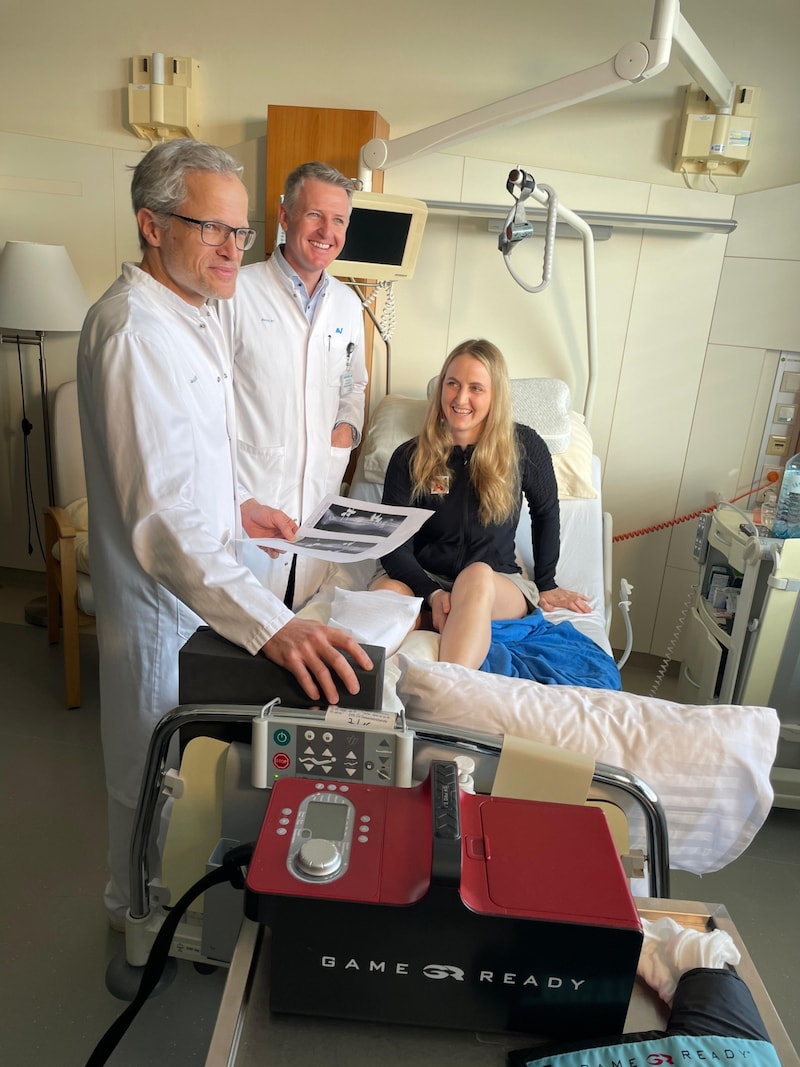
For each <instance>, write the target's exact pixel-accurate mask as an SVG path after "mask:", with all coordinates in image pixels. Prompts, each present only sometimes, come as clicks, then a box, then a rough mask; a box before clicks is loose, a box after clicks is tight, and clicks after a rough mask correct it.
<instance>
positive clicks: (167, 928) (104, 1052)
mask: <svg viewBox="0 0 800 1067" xmlns="http://www.w3.org/2000/svg"><path fill="white" fill-rule="evenodd" d="M254 847H255V845H254V842H252V841H251V842H250V843H249V844H246V845H237V846H236V847H235V848H232V849H229V850H228V852H226V853H225V855H224V856H223V857H222V863H221V864H220V866H219V867H218V868H217V869H216V870H214V871H211V872H210V873H209V874H206V875H204V876H203V877H202V878H201V879H200V880H199V881H198V882H195V884H194V885H193V886H191V888H189V889H187V890H186V892H185V893H184V894H183V896H182V897H181V898H180V900H179V901H178V902H177V904H176V905H175V907H174V908H172V909H171V910H170V911H169V912H168V914H167V917H166V919H165V920H164V923H163V925H162V927H161V929H160V930H159V931H158V933H157V934H156V939H155V941H154V942H153V946H152V948H151V949H150V954H149V955H148V957H147V963H146V964H145V966H144V970H143V972H142V979H141V982H140V983H139V989H138V992H137V993H136V996H135V997H134V999H133V1000H132V1001H131V1003H130V1004H129V1005H128V1007H127V1008H126V1009H125V1010H124V1011H123V1012H122V1014H121V1015H119V1016H118V1017H117V1018H116V1019H115V1020H114V1022H113V1023H112V1024H111V1026H109V1028H108V1030H106V1032H105V1034H103V1036H102V1037H101V1038H100V1040H99V1041H98V1043H97V1045H96V1046H95V1049H94V1052H92V1054H91V1056H90V1057H89V1059H88V1060H87V1061H86V1067H101V1065H102V1064H104V1063H107V1062H108V1058H109V1056H110V1055H111V1053H112V1052H113V1051H114V1049H115V1048H116V1047H117V1045H118V1044H119V1043H120V1041H121V1040H122V1038H123V1036H124V1034H125V1032H126V1031H127V1029H128V1027H129V1026H130V1025H131V1023H132V1022H133V1020H134V1019H135V1018H136V1016H137V1015H138V1014H139V1011H140V1009H141V1007H142V1005H143V1004H144V1003H145V1002H146V1000H147V998H148V997H149V996H150V994H151V993H152V992H153V990H154V989H155V987H156V986H157V985H158V981H159V979H160V978H161V973H162V971H163V970H164V964H165V963H166V961H167V957H168V956H169V949H170V945H171V944H172V939H173V937H174V936H175V932H176V931H177V929H178V924H179V923H180V921H181V919H182V918H183V916H184V914H185V912H186V910H187V909H188V907H189V905H190V904H191V903H192V901H194V900H195V899H196V898H197V897H199V896H200V894H201V893H205V892H206V891H207V890H209V889H211V887H212V886H215V885H220V884H222V883H223V882H230V884H231V885H232V886H233V887H234V889H243V888H244V880H245V869H246V868H247V865H248V864H249V863H250V860H251V859H252V856H253V849H254Z"/></svg>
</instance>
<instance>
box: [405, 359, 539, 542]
mask: <svg viewBox="0 0 800 1067" xmlns="http://www.w3.org/2000/svg"><path fill="white" fill-rule="evenodd" d="M464 355H468V356H472V357H473V358H474V359H477V360H478V362H479V363H481V364H482V365H483V366H484V367H485V368H486V370H487V371H488V372H489V378H490V381H491V384H492V402H491V405H490V407H489V413H488V415H487V416H486V421H485V422H484V424H483V429H482V431H481V435H480V437H479V438H478V440H477V442H476V443H475V448H474V451H473V453H472V458H471V459H470V464H469V477H470V481H471V482H472V485H473V488H474V489H475V493H476V495H477V497H478V503H479V509H478V515H479V517H480V521H481V522H482V523H483V525H484V526H488V525H489V524H491V523H502V522H507V521H508V520H509V519H511V518H512V517H513V515H514V513H515V511H516V509H517V505H518V502H519V452H518V449H517V435H516V433H515V431H514V419H513V416H512V413H511V387H510V385H509V380H508V368H507V367H506V361H505V359H504V358H503V354H502V352H501V351H500V349H499V348H498V347H497V346H496V345H493V344H492V342H491V341H486V340H483V339H482V338H473V339H471V340H469V341H462V343H461V344H460V345H457V346H456V347H455V348H454V349H453V351H452V352H451V353H450V354H449V355H448V357H447V359H446V360H445V361H444V363H443V365H442V369H441V370H440V371H439V376H438V378H437V379H436V384H435V387H434V388H433V389H432V390H431V395H430V400H429V402H428V411H427V413H426V416H425V424H424V426H423V428H422V431H421V432H420V435H419V439H418V442H417V450H416V452H415V453H414V458H413V460H412V463H411V499H412V502H416V501H419V500H420V499H421V498H422V497H423V496H427V495H428V494H430V491H431V489H430V487H431V485H433V484H434V483H435V482H437V481H443V480H444V481H446V479H447V478H448V476H449V471H448V468H447V461H448V459H449V458H450V454H451V452H452V451H453V439H452V437H451V436H450V428H449V426H448V425H447V420H446V419H445V418H444V417H443V415H442V385H443V383H444V380H445V377H446V376H447V369H448V367H449V366H450V364H451V363H452V362H453V360H454V359H456V358H457V357H458V356H464Z"/></svg>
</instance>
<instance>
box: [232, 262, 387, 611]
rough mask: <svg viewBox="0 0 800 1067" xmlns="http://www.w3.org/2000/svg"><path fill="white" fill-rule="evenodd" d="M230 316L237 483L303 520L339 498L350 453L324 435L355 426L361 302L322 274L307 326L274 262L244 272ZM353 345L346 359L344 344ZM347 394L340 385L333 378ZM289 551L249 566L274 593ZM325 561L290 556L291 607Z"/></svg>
mask: <svg viewBox="0 0 800 1067" xmlns="http://www.w3.org/2000/svg"><path fill="white" fill-rule="evenodd" d="M229 311H230V312H232V315H233V320H234V321H233V329H234V392H235V396H236V412H237V422H238V427H239V445H238V447H239V452H238V462H239V477H240V479H241V482H242V484H243V485H244V486H246V488H247V489H248V490H249V492H250V493H252V494H253V496H255V497H256V498H257V499H258V500H261V501H262V502H263V503H265V504H271V505H272V506H273V507H277V508H280V509H281V510H282V511H285V512H286V513H287V514H288V515H290V516H291V517H292V518H293V519H296V520H297V521H298V522H304V521H305V520H306V519H307V518H308V516H309V515H310V514H311V512H312V511H313V510H314V508H316V507H317V506H318V505H319V503H320V502H321V501H322V499H323V498H324V497H325V496H326V495H328V494H334V495H338V494H339V492H340V488H341V483H342V479H343V477H344V474H345V470H346V468H347V463H348V460H349V458H350V449H349V448H332V447H331V431H332V430H333V427H334V425H335V424H336V423H337V422H347V423H349V424H350V425H351V426H354V427H355V428H356V430H357V431H358V432H359V434H360V432H361V428H362V426H363V424H364V391H365V389H366V384H367V372H366V366H365V360H364V319H363V314H362V310H361V302H360V301H359V299H358V298H357V297H356V295H355V293H353V292H352V290H351V289H349V288H348V287H347V286H346V285H344V284H343V283H342V282H340V281H338V279H336V278H333V277H330V278H329V280H328V287H327V290H326V291H325V293H324V294H323V296H322V298H321V302H320V305H319V307H318V308H317V310H316V314H315V315H314V321H313V324H312V325H309V322H308V319H307V318H306V315H305V311H304V308H303V306H302V299H301V297H300V295H299V293H298V291H297V289H296V288H295V287H294V285H293V283H292V280H291V279H290V278H288V277H287V275H286V274H285V273H284V271H283V270H281V268H280V266H279V264H278V261H277V258H276V257H275V256H272V257H271V258H270V259H269V260H268V261H267V262H266V263H255V264H252V265H251V266H249V267H245V268H244V269H243V270H242V271H241V272H240V275H239V280H238V283H237V286H236V295H235V297H234V298H233V300H232V301H231V302H230V307H226V308H225V309H224V311H223V315H227V314H228V313H229ZM348 345H351V346H352V351H351V353H350V355H349V357H348V353H347V347H348ZM346 373H350V374H351V375H352V388H351V389H350V390H349V391H346V390H345V391H343V389H342V380H343V379H342V376H343V375H344V374H346ZM291 560H292V555H291V553H286V554H285V555H283V556H281V557H279V558H278V559H276V560H270V559H269V557H267V556H266V555H265V554H264V553H263V552H262V553H260V557H259V558H257V559H256V560H253V556H252V552H251V553H250V555H249V556H248V562H249V563H250V564H251V565H252V566H254V569H255V570H256V571H257V573H258V574H259V577H260V579H261V581H263V582H264V583H265V584H266V585H267V586H268V587H269V588H270V589H271V590H272V591H273V592H274V593H275V594H276V595H277V596H280V597H283V595H284V593H285V591H286V583H287V579H288V575H289V567H290V564H291ZM326 569H327V568H326V565H325V564H324V563H322V562H321V561H320V560H316V559H312V558H311V557H309V556H298V557H297V572H296V577H295V596H294V604H295V605H296V606H300V605H302V604H303V603H305V601H306V600H307V599H308V598H309V597H310V596H312V595H313V594H314V593H315V592H316V591H317V590H318V589H319V586H320V584H321V582H322V580H323V578H324V576H325V573H326Z"/></svg>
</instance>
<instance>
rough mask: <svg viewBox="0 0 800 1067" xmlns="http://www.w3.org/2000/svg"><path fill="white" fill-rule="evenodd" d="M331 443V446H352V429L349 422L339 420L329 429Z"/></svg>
mask: <svg viewBox="0 0 800 1067" xmlns="http://www.w3.org/2000/svg"><path fill="white" fill-rule="evenodd" d="M331 445H332V446H333V448H352V447H353V430H352V427H351V426H350V423H349V422H340V423H339V425H338V426H336V427H334V429H333V430H332V431H331Z"/></svg>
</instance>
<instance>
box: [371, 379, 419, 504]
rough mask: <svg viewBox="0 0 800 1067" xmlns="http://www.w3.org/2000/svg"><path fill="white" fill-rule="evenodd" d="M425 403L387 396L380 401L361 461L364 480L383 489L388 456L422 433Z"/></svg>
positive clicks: (409, 398)
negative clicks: (381, 486)
mask: <svg viewBox="0 0 800 1067" xmlns="http://www.w3.org/2000/svg"><path fill="white" fill-rule="evenodd" d="M427 409H428V401H427V400H419V399H417V398H415V397H411V396H400V395H399V394H394V393H392V394H390V395H389V396H385V397H384V398H383V400H381V402H380V404H378V406H377V407H376V408H375V412H374V414H373V415H372V418H371V419H370V420H369V427H368V428H367V433H366V437H365V439H364V447H363V450H362V457H363V461H364V478H365V479H366V481H368V482H372V483H373V484H375V485H383V480H384V478H385V477H386V468H387V467H388V466H389V460H390V459H391V458H392V453H393V452H394V450H395V449H396V448H397V447H398V446H399V445H402V443H403V441H410V440H411V438H412V437H416V436H417V434H418V433H419V431H420V430H421V429H422V424H423V422H424V421H425V412H426V411H427Z"/></svg>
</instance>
